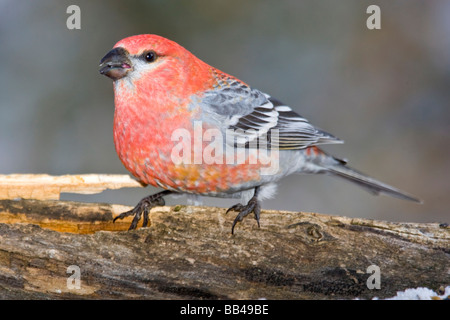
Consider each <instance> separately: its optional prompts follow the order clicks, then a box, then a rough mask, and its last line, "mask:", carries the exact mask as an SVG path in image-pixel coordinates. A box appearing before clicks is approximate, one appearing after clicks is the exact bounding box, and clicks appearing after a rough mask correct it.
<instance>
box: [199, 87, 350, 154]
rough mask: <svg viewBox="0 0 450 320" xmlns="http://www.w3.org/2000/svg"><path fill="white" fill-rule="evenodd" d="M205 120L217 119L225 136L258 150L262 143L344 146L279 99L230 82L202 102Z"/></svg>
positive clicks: (294, 146)
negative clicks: (262, 140) (259, 144)
mask: <svg viewBox="0 0 450 320" xmlns="http://www.w3.org/2000/svg"><path fill="white" fill-rule="evenodd" d="M200 103H201V105H202V109H203V112H204V117H207V118H208V119H210V120H211V119H214V121H215V122H216V123H217V124H218V125H219V126H220V127H221V129H222V132H232V134H233V136H234V137H235V140H234V143H235V145H239V146H243V145H245V146H247V147H248V146H250V147H252V146H255V145H256V146H257V145H258V144H255V142H256V141H258V140H259V139H264V141H267V142H268V146H269V147H274V146H275V145H276V146H277V147H278V148H279V149H303V148H307V147H310V146H314V145H318V144H331V143H342V142H343V141H342V140H340V139H337V138H336V137H334V136H332V135H331V134H329V133H326V132H325V131H322V130H320V129H318V128H316V127H314V126H313V125H311V124H310V123H309V122H308V120H306V119H305V118H303V117H302V116H300V115H299V114H297V113H296V112H294V111H292V109H291V108H290V107H288V106H286V105H284V104H283V103H281V102H280V101H278V100H277V99H274V98H272V97H271V96H269V95H267V94H265V93H262V92H261V91H259V90H256V89H252V88H250V87H248V86H247V85H245V84H243V83H241V82H239V81H237V80H234V79H232V80H229V81H228V82H227V83H226V85H223V84H222V85H221V86H220V87H217V88H215V89H214V90H210V91H207V92H205V94H204V96H203V97H202V99H201V102H200Z"/></svg>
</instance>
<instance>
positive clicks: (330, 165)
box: [305, 147, 422, 203]
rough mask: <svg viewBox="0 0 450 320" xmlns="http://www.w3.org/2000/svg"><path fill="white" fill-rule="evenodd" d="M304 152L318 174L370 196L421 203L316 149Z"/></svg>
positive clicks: (415, 198) (312, 148)
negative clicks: (342, 179) (352, 186)
mask: <svg viewBox="0 0 450 320" xmlns="http://www.w3.org/2000/svg"><path fill="white" fill-rule="evenodd" d="M308 149H309V150H308ZM308 149H306V150H305V154H306V157H307V158H308V159H309V160H310V161H311V162H312V163H314V164H316V165H318V167H319V168H321V169H320V170H319V172H322V173H329V174H332V175H335V176H338V177H341V178H344V179H346V180H348V181H351V182H353V183H356V184H357V185H359V186H360V187H362V188H364V189H365V190H367V191H369V192H370V193H372V194H375V195H378V194H380V193H384V194H386V195H389V196H391V197H395V198H400V199H404V200H409V201H414V202H418V203H422V200H420V199H418V198H417V197H415V196H413V195H410V194H408V193H406V192H404V191H402V190H399V189H397V188H394V187H392V186H390V185H388V184H386V183H383V182H381V181H378V180H376V179H374V178H371V177H369V176H367V175H365V174H363V173H361V172H358V171H356V170H355V169H352V168H350V167H348V166H347V162H346V161H345V160H340V159H337V158H335V157H333V156H331V155H329V154H327V153H325V152H324V151H322V150H321V149H319V148H317V147H311V148H308Z"/></svg>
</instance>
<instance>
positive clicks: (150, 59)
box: [144, 51, 156, 62]
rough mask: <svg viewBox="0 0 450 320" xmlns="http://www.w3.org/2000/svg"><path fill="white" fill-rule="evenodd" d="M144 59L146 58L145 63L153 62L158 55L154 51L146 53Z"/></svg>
mask: <svg viewBox="0 0 450 320" xmlns="http://www.w3.org/2000/svg"><path fill="white" fill-rule="evenodd" d="M144 58H145V61H147V62H153V61H155V60H156V53H155V52H153V51H149V52H147V53H145V55H144Z"/></svg>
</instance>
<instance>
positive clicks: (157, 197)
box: [113, 191, 168, 230]
mask: <svg viewBox="0 0 450 320" xmlns="http://www.w3.org/2000/svg"><path fill="white" fill-rule="evenodd" d="M166 194H168V192H167V191H163V192H159V193H156V194H152V195H150V196H148V197H145V198H143V199H142V200H141V201H139V203H138V204H137V205H136V206H135V207H134V208H133V209H131V210H129V211H126V212H122V213H121V214H119V215H118V216H117V217H115V218H114V219H113V223H114V222H116V220H117V219H123V218H125V217H128V216H134V218H133V221H132V222H131V224H130V227H129V228H128V230H134V229H136V227H137V224H138V222H139V220H141V216H142V214H144V219H143V221H142V227H147V226H148V223H149V217H148V216H149V213H150V210H151V209H152V208H154V207H158V206H163V205H165V201H164V198H163V196H164V195H166Z"/></svg>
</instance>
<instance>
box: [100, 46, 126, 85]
mask: <svg viewBox="0 0 450 320" xmlns="http://www.w3.org/2000/svg"><path fill="white" fill-rule="evenodd" d="M131 69H132V67H131V62H130V60H129V59H128V51H127V50H125V49H124V48H120V47H118V48H114V49H112V50H111V51H110V52H108V53H107V54H106V56H104V57H103V59H102V60H100V70H99V71H100V73H101V74H103V75H105V76H107V77H109V78H111V79H113V80H114V81H115V80H119V79H122V78H123V77H125V76H126V75H127V73H128V72H129V71H130V70H131Z"/></svg>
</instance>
